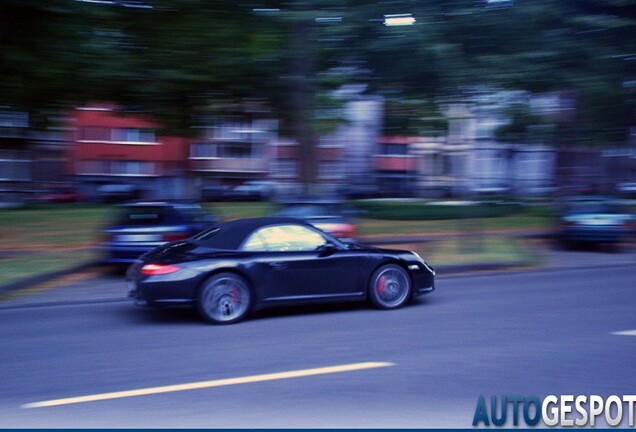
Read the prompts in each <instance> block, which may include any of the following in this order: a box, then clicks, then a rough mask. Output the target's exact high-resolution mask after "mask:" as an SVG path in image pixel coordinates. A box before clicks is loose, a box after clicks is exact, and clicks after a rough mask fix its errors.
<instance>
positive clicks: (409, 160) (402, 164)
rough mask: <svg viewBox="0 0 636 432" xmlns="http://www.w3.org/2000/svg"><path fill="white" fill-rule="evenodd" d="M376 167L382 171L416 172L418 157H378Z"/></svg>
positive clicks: (375, 159)
mask: <svg viewBox="0 0 636 432" xmlns="http://www.w3.org/2000/svg"><path fill="white" fill-rule="evenodd" d="M374 165H375V168H376V169H377V170H380V171H396V172H397V171H399V172H405V171H406V172H410V171H416V170H417V157H416V156H412V155H377V156H375V157H374Z"/></svg>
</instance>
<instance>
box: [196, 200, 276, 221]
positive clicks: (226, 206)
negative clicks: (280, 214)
mask: <svg viewBox="0 0 636 432" xmlns="http://www.w3.org/2000/svg"><path fill="white" fill-rule="evenodd" d="M204 208H205V210H206V211H207V212H208V213H211V214H215V215H218V216H220V217H221V218H223V220H232V219H242V218H253V217H262V216H270V215H272V214H273V212H274V211H275V208H276V206H275V205H274V204H271V203H268V202H241V203H215V204H206V205H205V206H204Z"/></svg>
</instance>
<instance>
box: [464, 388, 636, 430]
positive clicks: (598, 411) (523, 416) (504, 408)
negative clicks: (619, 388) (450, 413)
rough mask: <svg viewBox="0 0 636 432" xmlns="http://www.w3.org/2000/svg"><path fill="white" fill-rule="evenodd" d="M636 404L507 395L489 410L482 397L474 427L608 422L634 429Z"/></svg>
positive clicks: (621, 399) (623, 399) (628, 399)
mask: <svg viewBox="0 0 636 432" xmlns="http://www.w3.org/2000/svg"><path fill="white" fill-rule="evenodd" d="M634 402H636V395H623V396H609V397H607V398H603V397H602V396H598V395H590V396H574V395H560V396H555V395H549V396H546V397H545V398H543V400H542V399H540V398H538V397H537V396H519V395H504V396H501V398H498V397H497V396H491V397H490V407H489V406H488V405H489V404H488V403H487V402H486V399H485V398H484V397H483V396H479V400H478V401H477V407H476V408H475V415H474V417H473V426H490V427H492V426H510V425H511V424H512V425H513V426H519V425H523V426H525V425H527V426H537V425H538V424H539V422H543V425H545V426H550V427H554V426H579V427H590V426H591V427H594V426H596V425H597V424H598V423H599V422H603V421H605V423H606V424H607V426H612V427H616V426H621V423H623V426H625V423H627V424H628V425H629V426H630V427H634ZM522 422H523V423H522ZM601 425H602V426H605V424H601Z"/></svg>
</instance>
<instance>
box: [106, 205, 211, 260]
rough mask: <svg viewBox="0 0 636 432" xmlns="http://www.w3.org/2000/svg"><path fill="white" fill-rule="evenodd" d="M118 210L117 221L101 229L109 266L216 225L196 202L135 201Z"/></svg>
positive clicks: (133, 258)
mask: <svg viewBox="0 0 636 432" xmlns="http://www.w3.org/2000/svg"><path fill="white" fill-rule="evenodd" d="M118 207H119V208H118V210H119V211H118V215H117V218H116V220H115V221H114V222H113V223H112V224H111V225H110V226H108V227H106V228H105V229H104V230H102V235H103V237H104V241H103V242H102V244H101V247H102V250H103V251H104V252H105V254H106V258H105V261H106V262H108V263H123V264H129V263H132V262H133V261H134V260H135V259H137V258H138V257H139V256H140V255H141V254H143V253H145V252H148V251H149V250H152V249H154V248H156V247H157V246H161V245H163V244H165V243H168V242H172V241H176V240H183V239H186V238H188V237H190V236H192V235H194V234H196V233H198V232H200V231H203V230H204V229H206V228H209V227H210V226H213V225H215V224H216V223H217V222H218V219H217V218H216V217H214V216H212V215H209V214H206V213H205V212H204V211H203V209H202V208H201V206H200V205H199V204H197V203H181V202H136V203H129V204H122V205H119V206H118Z"/></svg>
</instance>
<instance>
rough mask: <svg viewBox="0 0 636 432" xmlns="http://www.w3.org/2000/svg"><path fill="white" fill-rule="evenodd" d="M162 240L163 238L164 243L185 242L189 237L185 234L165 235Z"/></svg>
mask: <svg viewBox="0 0 636 432" xmlns="http://www.w3.org/2000/svg"><path fill="white" fill-rule="evenodd" d="M162 238H163V241H166V242H173V241H179V240H184V239H186V238H188V235H187V234H184V233H166V234H164V235H163V237H162Z"/></svg>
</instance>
